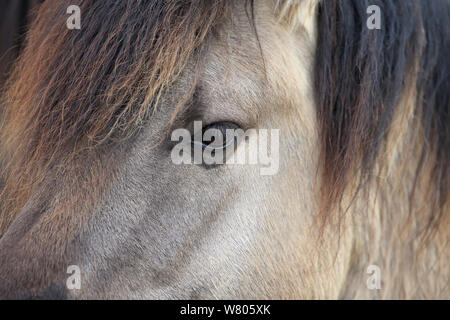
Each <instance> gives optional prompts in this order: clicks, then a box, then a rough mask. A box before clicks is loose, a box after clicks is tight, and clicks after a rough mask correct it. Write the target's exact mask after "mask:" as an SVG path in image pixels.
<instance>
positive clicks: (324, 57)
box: [0, 0, 450, 234]
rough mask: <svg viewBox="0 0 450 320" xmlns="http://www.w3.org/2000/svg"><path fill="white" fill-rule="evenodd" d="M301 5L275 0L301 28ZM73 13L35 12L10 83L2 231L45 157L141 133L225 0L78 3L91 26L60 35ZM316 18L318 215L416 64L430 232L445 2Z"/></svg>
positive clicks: (356, 0)
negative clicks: (371, 16) (369, 22)
mask: <svg viewBox="0 0 450 320" xmlns="http://www.w3.org/2000/svg"><path fill="white" fill-rule="evenodd" d="M304 1H306V0H301V1H292V0H286V1H282V0H280V1H278V2H277V3H278V6H277V7H278V9H279V14H280V16H282V17H284V18H285V19H286V21H288V23H290V24H291V25H301V23H302V22H301V21H299V20H298V19H299V17H300V16H301V15H299V14H298V12H299V11H301V10H303V9H304V8H303V7H302V6H301V5H300V4H301V3H302V2H304ZM76 2H77V1H67V0H66V1H58V2H57V3H54V2H52V3H51V4H49V3H46V2H44V4H43V5H42V7H41V8H40V11H39V14H38V15H37V19H36V20H35V21H34V22H33V25H32V27H31V31H30V33H29V34H28V37H27V45H26V46H25V50H24V52H23V54H22V55H21V57H20V59H19V61H18V63H17V65H16V67H15V69H14V71H13V74H12V77H11V79H10V83H9V89H8V91H7V93H6V95H5V101H6V102H5V111H4V114H3V118H4V119H3V120H4V125H3V127H2V132H1V143H2V148H3V149H4V151H5V152H6V157H7V159H8V162H7V163H8V164H7V165H6V170H4V172H5V183H6V186H5V188H4V190H3V193H2V195H1V197H2V199H1V202H2V206H3V208H2V216H3V217H2V218H1V219H0V234H1V233H2V232H4V231H5V230H6V227H7V226H8V225H9V223H10V222H11V221H12V219H13V218H14V216H15V214H16V213H17V212H18V211H20V209H21V208H22V207H23V205H24V203H25V202H26V199H27V198H28V197H29V195H30V194H31V193H32V190H33V189H34V188H36V187H37V186H38V185H39V183H41V182H42V181H43V179H44V177H45V173H46V172H48V171H49V170H51V169H52V168H55V161H56V160H55V159H58V158H60V157H61V155H62V154H64V153H65V152H68V153H70V154H76V153H77V152H79V150H80V149H82V148H91V150H92V149H94V148H95V147H96V146H98V145H104V144H106V143H109V142H112V141H115V139H119V138H120V139H121V138H124V137H128V136H131V135H133V133H135V132H136V131H137V130H139V128H140V127H141V126H142V123H143V120H145V119H146V118H148V117H149V116H150V115H151V113H152V110H153V109H154V108H156V107H157V105H158V101H159V97H160V96H161V95H162V94H163V92H164V90H166V89H167V88H168V87H170V85H171V83H173V81H174V80H175V79H176V77H177V75H178V74H179V73H180V72H181V70H182V69H183V67H184V66H185V65H186V63H187V61H188V59H189V57H190V56H192V55H193V54H194V53H195V52H196V50H197V48H199V47H200V45H201V44H202V43H203V41H204V40H205V38H206V37H207V35H208V34H209V33H211V32H212V30H214V28H215V27H216V26H218V25H219V24H220V22H221V20H222V18H223V17H224V16H226V12H227V11H228V10H229V7H230V3H231V2H232V1H225V0H211V1H200V0H190V1H182V0H174V1H163V0H155V1H149V2H147V1H131V0H130V1H110V2H101V1H92V0H90V1H78V4H79V5H80V8H81V11H82V13H83V16H82V24H83V25H85V26H89V27H85V28H82V31H74V30H68V29H67V28H66V26H65V23H66V18H67V15H66V11H65V10H66V8H67V7H68V6H69V5H72V4H77V3H76ZM249 3H252V1H249ZM372 4H376V5H379V6H380V7H381V8H382V12H383V23H382V29H381V30H369V29H368V28H366V26H365V21H366V19H367V14H366V9H367V7H368V6H369V5H372ZM317 8H318V9H317V10H318V25H317V31H318V40H317V45H318V47H317V52H316V63H315V70H314V74H315V79H314V86H315V92H316V103H317V114H318V119H319V124H320V134H321V146H322V163H323V168H324V169H323V178H324V181H323V185H324V186H326V187H325V188H324V189H323V197H324V200H323V201H322V203H323V204H324V210H323V212H324V216H326V215H327V213H328V212H331V211H332V207H333V206H336V205H338V204H339V202H340V201H341V200H342V197H343V192H344V190H345V187H346V185H348V184H349V182H350V181H351V180H352V179H353V178H354V176H353V175H352V172H354V171H355V168H357V169H358V171H359V174H360V176H361V177H362V181H366V180H367V179H368V177H370V171H371V170H372V168H373V167H374V165H375V163H376V160H377V158H378V157H379V156H380V150H381V148H382V146H383V143H384V141H385V140H386V136H387V134H388V133H389V131H390V130H391V127H392V123H393V119H394V115H395V113H396V111H397V106H398V102H399V100H400V98H401V96H402V93H404V92H405V88H406V83H407V82H408V78H409V77H410V76H411V74H412V73H413V72H414V66H415V65H417V63H418V64H419V66H418V67H417V70H419V75H418V77H417V83H416V87H417V97H416V98H417V99H416V100H417V104H416V106H415V108H414V115H415V117H418V118H420V119H421V126H422V128H421V129H422V132H423V138H424V141H426V143H425V144H424V145H423V146H422V151H421V153H422V158H423V159H425V158H426V157H428V156H429V155H432V154H434V155H435V156H434V158H435V161H434V165H433V168H432V179H430V180H431V181H432V184H433V185H430V190H432V191H431V194H432V198H431V202H430V208H432V210H433V211H434V214H433V215H430V224H429V226H428V227H427V228H428V229H431V228H432V225H435V224H437V223H438V222H439V220H440V219H441V218H442V217H444V216H448V214H447V215H445V213H446V211H445V207H446V204H447V203H448V198H449V189H450V188H449V187H450V185H449V181H450V177H449V175H450V173H449V169H448V167H449V165H450V163H449V158H450V157H449V156H450V132H449V130H450V127H449V126H448V123H449V122H450V111H449V101H450V81H449V74H450V61H447V60H448V59H446V57H448V56H449V55H450V42H449V41H450V39H449V38H448V34H449V30H450V23H449V22H450V21H449V19H450V6H449V5H448V2H446V1H445V0H436V1H433V4H432V5H431V4H430V3H429V2H427V1H425V0H415V1H395V0H374V1H370V3H369V1H368V0H348V1H345V0H337V1H322V2H321V3H320V4H319V5H318V7H317ZM423 162H424V161H422V163H423ZM58 167H64V166H63V165H60V166H58ZM422 167H423V165H421V164H419V165H418V167H417V175H420V174H421V172H422ZM413 194H414V190H413V189H412V190H411V195H413ZM447 213H448V212H447Z"/></svg>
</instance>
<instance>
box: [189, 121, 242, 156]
mask: <svg viewBox="0 0 450 320" xmlns="http://www.w3.org/2000/svg"><path fill="white" fill-rule="evenodd" d="M236 129H239V126H238V125H236V124H234V123H232V122H216V123H213V124H210V125H207V126H205V127H203V128H202V141H200V142H196V141H195V140H194V143H201V145H202V148H203V149H214V150H217V149H225V148H226V147H227V146H228V145H230V144H231V143H232V142H233V141H234V139H235V135H234V134H233V135H231V136H230V134H228V137H227V131H229V130H233V132H234V130H236ZM229 132H230V131H229Z"/></svg>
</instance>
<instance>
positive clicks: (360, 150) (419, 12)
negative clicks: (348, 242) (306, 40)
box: [314, 0, 450, 235]
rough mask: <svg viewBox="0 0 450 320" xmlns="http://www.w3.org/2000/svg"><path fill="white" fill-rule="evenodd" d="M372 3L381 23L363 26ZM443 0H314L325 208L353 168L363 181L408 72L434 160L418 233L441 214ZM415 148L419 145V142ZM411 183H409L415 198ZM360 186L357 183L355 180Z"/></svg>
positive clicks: (448, 121) (448, 78)
mask: <svg viewBox="0 0 450 320" xmlns="http://www.w3.org/2000/svg"><path fill="white" fill-rule="evenodd" d="M370 5H378V6H379V7H380V9H381V13H382V23H381V29H380V30H370V29H369V28H368V27H367V26H366V21H367V17H368V15H367V13H366V10H367V8H368V7H369V6H370ZM449 56H450V2H449V1H446V0H436V1H427V0H410V1H396V0H370V1H369V0H336V1H321V3H320V4H319V17H318V48H317V53H316V65H315V72H314V74H315V93H316V102H317V107H318V110H317V112H318V117H319V121H320V132H321V136H322V158H323V164H324V179H325V181H326V183H325V184H324V185H325V187H324V188H325V189H324V194H323V196H324V198H325V200H324V201H322V203H324V204H325V208H324V210H323V212H324V216H325V218H326V215H327V213H328V212H331V211H332V210H331V209H332V207H333V206H334V205H336V204H339V203H340V202H341V200H342V196H343V191H344V190H345V187H346V185H347V184H348V183H349V182H350V181H351V180H352V179H355V174H354V173H355V168H358V169H357V170H356V174H357V175H359V179H360V185H359V186H360V187H361V186H362V185H363V184H364V183H366V182H368V180H369V179H370V177H371V170H372V169H373V167H374V165H375V162H376V160H377V157H378V156H379V152H380V149H381V148H382V145H383V143H384V142H385V140H386V138H387V135H388V133H389V132H390V130H391V127H392V122H393V119H394V115H395V112H396V110H397V109H398V108H397V107H398V106H399V101H400V99H401V98H402V95H404V94H405V92H406V90H407V89H408V88H407V86H408V78H410V77H412V76H414V73H415V72H416V70H415V66H417V68H416V69H417V70H418V75H417V83H416V84H415V88H416V90H415V92H416V97H415V100H416V105H415V107H414V111H413V112H414V117H415V118H418V119H420V120H421V121H420V122H418V124H419V126H420V128H417V130H418V131H419V132H423V141H424V145H422V146H417V148H418V149H419V150H420V153H421V156H420V161H419V164H418V166H417V169H416V184H417V183H418V181H423V180H422V178H421V177H420V176H421V174H422V173H423V174H426V173H425V172H424V170H423V168H424V165H425V163H424V162H425V159H428V160H429V161H430V160H431V161H432V162H434V164H433V165H432V168H431V175H432V176H431V177H430V178H428V179H429V181H431V183H430V186H428V189H429V190H430V197H429V198H428V200H429V203H428V204H427V207H428V208H429V210H430V212H431V214H430V216H429V219H428V223H427V225H426V226H425V227H424V231H425V234H428V235H429V234H430V231H431V230H433V228H434V227H436V226H437V225H438V224H439V222H440V221H441V219H442V218H443V217H444V215H446V218H447V219H448V214H449V212H448V207H447V205H448V199H449V195H450V194H449V189H450V170H449V166H450V59H449V58H448V57H449ZM420 148H421V149H420ZM416 187H417V186H416V185H414V186H413V187H412V189H411V190H410V194H411V197H410V198H411V203H412V202H414V193H415V188H416ZM358 189H359V188H358Z"/></svg>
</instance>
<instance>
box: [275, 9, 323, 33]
mask: <svg viewBox="0 0 450 320" xmlns="http://www.w3.org/2000/svg"><path fill="white" fill-rule="evenodd" d="M320 1H322V0H275V6H276V12H277V15H278V17H279V19H280V21H281V22H282V23H285V24H286V25H287V26H288V27H289V29H291V30H298V29H303V30H306V32H307V33H308V34H309V36H310V37H312V38H314V37H315V35H316V16H317V10H318V6H319V3H320Z"/></svg>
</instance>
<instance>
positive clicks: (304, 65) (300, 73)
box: [0, 0, 450, 299]
mask: <svg viewBox="0 0 450 320" xmlns="http://www.w3.org/2000/svg"><path fill="white" fill-rule="evenodd" d="M71 5H75V6H78V7H79V9H80V10H79V12H80V29H73V28H68V27H67V19H68V18H69V15H68V14H67V8H68V7H69V6H71ZM374 6H375V8H378V9H379V11H378V13H379V16H378V17H377V16H373V13H372V11H371V10H372V9H373V8H374ZM369 7H371V8H372V9H371V8H369ZM369 9H370V10H369ZM369 19H372V20H373V19H379V20H380V21H378V22H379V26H378V27H375V28H373V27H369V25H370V24H369V22H368V20H369ZM449 33H450V3H449V2H448V1H447V0H434V1H426V0H408V1H394V0H372V1H369V0H256V1H255V0H245V1H237V0H227V1H225V0H210V1H203V0H189V1H186V0H183V1H181V0H170V1H163V0H153V1H134V0H123V1H113V0H111V1H93V0H70V1H68V0H62V1H51V0H46V1H44V2H43V3H42V4H41V5H40V6H39V8H38V10H37V12H36V15H35V17H34V19H33V21H32V22H31V25H30V30H29V32H28V33H27V35H26V38H25V42H24V46H23V51H22V53H21V54H20V56H19V58H18V60H17V61H16V62H15V63H14V66H13V69H12V72H11V76H10V78H9V79H8V85H7V88H6V90H5V92H4V94H2V109H3V110H2V126H1V136H0V141H1V145H0V150H1V154H2V158H3V159H5V160H4V165H3V166H2V179H3V181H4V186H3V188H2V192H1V198H0V202H1V215H0V230H1V231H0V237H1V238H0V297H1V298H4V299H437V298H445V299H448V298H450V296H449V294H448V292H449V291H448V278H449V275H450V273H449V271H450V269H449V263H448V262H449V250H448V238H449V216H450V214H449V200H448V199H449V190H450V188H449V186H450V184H449V181H450V171H449V166H450V161H449V160H450V126H449V123H450V61H449V59H448V56H449V55H450V37H449V36H448V35H449ZM194 121H197V122H199V121H201V123H202V128H203V129H206V128H213V129H215V130H218V131H223V130H224V128H228V129H229V128H240V129H242V130H248V129H258V130H259V129H265V130H279V169H278V171H277V172H276V173H275V174H272V175H261V174H260V170H259V169H260V168H261V166H262V165H261V164H256V165H248V164H242V165H228V164H227V163H224V164H220V165H214V166H209V165H205V164H195V163H194V164H175V163H174V162H173V161H172V159H171V152H172V150H173V148H174V141H172V139H171V133H172V132H173V130H175V129H185V130H187V131H188V132H190V133H191V134H194V133H193V129H192V128H193V123H194ZM201 143H203V142H201V141H200V144H201ZM248 143H249V142H248V141H247V140H246V139H243V140H241V141H240V142H239V143H238V144H237V145H235V146H234V149H233V150H234V151H235V152H237V151H238V150H242V148H246V147H247V144H248ZM233 150H232V151H233Z"/></svg>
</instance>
